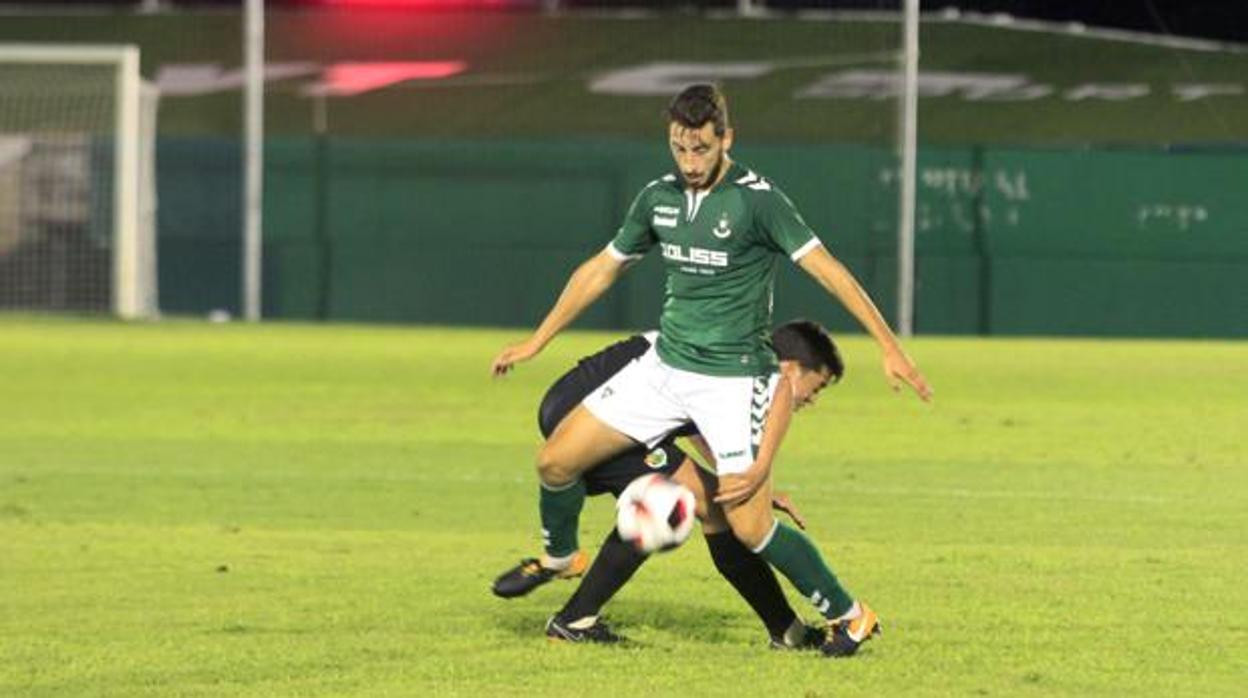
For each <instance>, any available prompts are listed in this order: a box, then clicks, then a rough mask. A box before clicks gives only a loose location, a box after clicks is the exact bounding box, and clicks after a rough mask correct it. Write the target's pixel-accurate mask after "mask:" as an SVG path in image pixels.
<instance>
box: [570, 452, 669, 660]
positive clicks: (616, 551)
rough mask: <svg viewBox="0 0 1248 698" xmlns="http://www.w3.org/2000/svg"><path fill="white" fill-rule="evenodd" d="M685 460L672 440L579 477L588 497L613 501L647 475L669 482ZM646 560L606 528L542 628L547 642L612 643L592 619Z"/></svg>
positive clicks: (604, 629)
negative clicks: (586, 567)
mask: <svg viewBox="0 0 1248 698" xmlns="http://www.w3.org/2000/svg"><path fill="white" fill-rule="evenodd" d="M684 459H685V454H684V452H683V451H681V450H680V448H679V447H678V446H676V443H675V441H674V440H672V439H667V440H664V441H663V443H661V444H659V445H658V446H657V447H655V448H654V449H653V450H651V451H648V452H647V451H646V450H645V449H644V448H635V449H632V450H629V451H626V452H625V453H623V454H621V455H620V456H618V457H616V458H613V459H611V460H609V461H607V462H606V463H603V464H601V465H597V466H595V467H593V468H591V469H589V470H588V471H586V472H585V474H584V476H583V479H584V482H585V486H586V490H587V493H588V494H589V495H590V496H593V495H595V494H599V493H601V492H610V493H611V494H612V495H613V496H615V497H616V498H618V497H619V496H620V493H621V492H623V491H624V488H626V487H628V485H629V483H631V482H632V481H633V480H635V479H637V478H639V477H641V476H642V475H647V474H650V473H660V474H662V475H667V476H669V477H670V476H671V475H672V473H674V472H675V471H676V470H677V469H678V468H679V467H680V464H681V462H682V461H683V460H684ZM648 557H649V555H647V554H645V553H642V552H639V551H638V550H637V549H636V548H634V547H633V546H632V545H630V544H629V543H627V542H625V541H624V540H623V539H621V538H620V535H619V532H618V531H616V530H615V528H614V527H612V529H611V532H610V533H608V534H607V537H606V539H604V540H603V542H602V546H601V547H600V548H599V549H598V554H597V556H595V557H594V562H593V564H592V565H591V566H590V568H589V571H588V572H586V573H585V577H584V578H583V579H581V583H580V584H579V585H578V586H577V588H576V591H575V592H574V593H573V594H572V596H571V598H569V599H568V601H567V603H566V604H564V606H563V608H561V609H559V612H558V613H556V614H555V615H554V616H552V617H551V619H550V620H549V621H548V622H547V624H546V635H547V636H548V637H551V638H554V639H559V640H569V641H573V642H605V643H610V642H616V641H618V640H619V639H620V637H619V636H618V635H616V634H615V633H614V632H612V631H611V629H610V628H609V627H608V626H607V625H606V624H605V623H603V622H602V621H601V620H600V619H599V618H598V615H599V613H600V612H601V610H602V607H603V606H605V605H606V604H607V602H608V601H610V600H611V598H612V597H614V596H615V594H616V592H618V591H619V590H620V589H621V588H623V587H624V585H625V584H627V583H628V580H630V579H632V577H633V574H635V573H636V572H637V570H638V569H640V568H641V565H642V564H643V563H644V562H645V561H646V559H647V558H648Z"/></svg>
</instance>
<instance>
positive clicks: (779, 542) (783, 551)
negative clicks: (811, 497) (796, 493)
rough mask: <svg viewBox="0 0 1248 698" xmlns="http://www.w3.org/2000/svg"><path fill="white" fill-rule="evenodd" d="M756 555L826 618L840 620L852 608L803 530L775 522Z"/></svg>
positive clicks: (839, 585)
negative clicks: (773, 568)
mask: <svg viewBox="0 0 1248 698" xmlns="http://www.w3.org/2000/svg"><path fill="white" fill-rule="evenodd" d="M756 552H757V553H758V554H759V556H760V557H762V558H763V559H764V560H766V561H767V562H769V563H771V564H772V565H773V566H775V568H776V569H778V570H780V573H781V574H783V575H784V576H785V577H788V579H789V581H790V582H792V583H793V586H795V587H797V590H798V591H800V592H802V595H803V596H805V597H806V598H807V599H810V602H811V603H813V604H814V605H815V608H816V609H818V610H819V613H821V614H823V617H824V618H827V619H829V620H832V619H835V618H839V617H841V616H842V615H844V614H845V613H847V612H848V611H849V610H850V609H851V608H852V607H853V605H854V600H853V599H852V598H850V596H849V594H848V593H847V592H846V591H845V589H844V588H843V587H842V586H841V583H840V582H838V581H837V579H836V575H835V574H833V573H832V569H831V568H829V567H828V565H827V563H825V562H824V561H823V556H822V555H820V554H819V550H818V549H817V548H816V547H815V545H814V543H811V542H810V539H809V538H807V537H806V535H805V534H803V533H801V532H800V531H797V530H795V529H792V528H789V527H788V526H785V525H784V524H782V523H780V522H776V525H775V528H774V529H773V531H772V534H771V538H770V540H768V541H766V542H765V543H764V544H763V547H762V548H760V549H759V550H757V551H756Z"/></svg>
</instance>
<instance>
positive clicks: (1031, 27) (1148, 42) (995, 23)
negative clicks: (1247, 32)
mask: <svg viewBox="0 0 1248 698" xmlns="http://www.w3.org/2000/svg"><path fill="white" fill-rule="evenodd" d="M558 16H565V17H570V16H574V17H590V18H599V19H622V20H637V19H659V18H662V17H664V14H663V13H661V12H657V11H654V10H602V9H599V10H583V11H581V10H565V11H561V12H560V13H559V15H558ZM703 16H704V17H706V18H707V19H713V20H729V19H748V20H762V21H768V20H780V19H791V18H796V19H799V20H805V21H811V22H893V23H899V22H901V21H902V19H903V17H902V13H900V12H897V11H891V10H797V11H795V12H777V11H775V10H767V9H760V10H758V11H756V12H755V13H754V14H751V15H748V16H742V15H740V14H738V13H737V12H736V11H733V10H718V11H716V10H711V11H708V12H707V13H706V14H704V15H703ZM920 17H921V18H922V21H924V22H930V23H939V24H965V25H968V26H973V27H986V28H990V29H1007V30H1012V31H1024V32H1034V33H1041V34H1056V35H1060V36H1069V37H1074V38H1080V39H1097V40H1100V41H1114V42H1119V43H1129V44H1141V45H1144V46H1157V47H1160V48H1172V49H1180V50H1186V51H1205V52H1213V53H1233V54H1248V44H1242V43H1236V42H1232V41H1216V40H1213V39H1199V38H1195V37H1185V36H1172V35H1165V34H1152V33H1149V32H1143V31H1133V30H1130V29H1113V28H1110V27H1090V26H1088V25H1086V24H1083V23H1082V22H1053V21H1049V20H1042V19H1028V18H1026V17H1015V16H1013V15H1009V14H1005V13H991V14H989V13H983V12H962V11H960V10H957V9H954V8H949V9H944V10H935V11H930V12H923V13H920Z"/></svg>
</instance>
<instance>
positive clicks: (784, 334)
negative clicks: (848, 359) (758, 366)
mask: <svg viewBox="0 0 1248 698" xmlns="http://www.w3.org/2000/svg"><path fill="white" fill-rule="evenodd" d="M771 345H772V347H773V348H775V350H776V356H778V357H780V360H781V361H796V362H797V363H798V364H799V365H801V367H802V368H805V369H808V370H811V371H820V370H823V369H825V368H826V369H827V370H828V373H831V374H832V382H833V383H839V382H840V380H841V376H844V375H845V362H844V361H842V360H841V352H839V351H837V348H836V342H833V341H832V337H830V336H829V335H828V331H827V330H825V329H823V327H822V326H821V325H820V324H819V323H817V322H811V321H810V320H804V319H797V320H793V321H791V322H786V323H784V324H783V325H781V326H779V327H777V328H776V329H775V330H774V331H772V333H771Z"/></svg>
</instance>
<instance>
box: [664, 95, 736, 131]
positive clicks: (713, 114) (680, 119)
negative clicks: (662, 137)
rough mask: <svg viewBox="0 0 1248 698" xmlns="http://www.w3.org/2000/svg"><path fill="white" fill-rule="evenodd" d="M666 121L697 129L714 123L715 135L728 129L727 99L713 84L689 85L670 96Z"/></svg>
mask: <svg viewBox="0 0 1248 698" xmlns="http://www.w3.org/2000/svg"><path fill="white" fill-rule="evenodd" d="M667 120H668V123H677V124H680V125H681V126H684V127H685V128H693V129H698V128H702V127H703V126H705V125H706V124H708V123H714V124H715V135H716V136H721V137H722V136H723V135H724V133H726V132H727V131H728V99H727V98H726V97H724V93H723V92H720V91H719V88H718V87H716V86H714V85H708V84H701V85H691V86H689V87H686V88H685V89H684V90H682V91H681V93H680V94H678V95H676V96H675V97H673V98H672V102H671V104H668V105H667Z"/></svg>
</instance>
